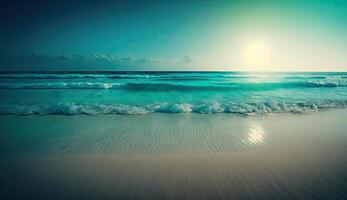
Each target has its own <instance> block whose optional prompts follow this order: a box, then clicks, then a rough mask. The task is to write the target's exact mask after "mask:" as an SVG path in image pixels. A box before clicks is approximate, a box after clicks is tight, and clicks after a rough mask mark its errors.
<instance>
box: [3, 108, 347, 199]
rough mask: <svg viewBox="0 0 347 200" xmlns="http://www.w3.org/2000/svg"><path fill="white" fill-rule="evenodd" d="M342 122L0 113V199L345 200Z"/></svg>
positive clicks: (336, 115)
mask: <svg viewBox="0 0 347 200" xmlns="http://www.w3.org/2000/svg"><path fill="white" fill-rule="evenodd" d="M346 117H347V110H335V111H324V112H318V113H312V114H302V115H293V114H273V115H267V116H248V117H245V116H235V115H230V114H208V115H203V114H148V115H136V116H129V115H98V116H84V115H75V116H52V115H50V116H1V117H0V130H1V134H0V139H1V140H0V148H1V151H0V153H1V154H0V155H1V157H0V177H1V178H0V184H1V199H346V197H347V193H346V189H345V188H347V172H346V171H347V153H345V152H347V151H346V149H347V132H346V130H347V123H346V122H347V121H346V119H347V118H346Z"/></svg>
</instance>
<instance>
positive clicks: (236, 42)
mask: <svg viewBox="0 0 347 200" xmlns="http://www.w3.org/2000/svg"><path fill="white" fill-rule="evenodd" d="M0 4H1V6H0V25H1V26H0V27H1V32H0V44H1V46H0V70H3V71H4V70H6V71H7V70H27V71H32V70H64V71H65V70H170V71H171V70H216V71H218V70H231V71H233V70H234V71H245V70H246V71H347V1H346V0H288V1H287V0H234V1H233V0H226V1H218V0H208V1H189V0H186V1H155V0H152V1H134V0H127V1H107V0H99V1H90V0H84V1H78V0H77V1H73V0H72V1H63V0H61V1H55V0H52V1H39V0H26V1H24V0H22V1H19V0H5V1H1V3H0Z"/></svg>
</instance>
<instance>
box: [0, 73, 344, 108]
mask: <svg viewBox="0 0 347 200" xmlns="http://www.w3.org/2000/svg"><path fill="white" fill-rule="evenodd" d="M0 96H1V98H0V115H50V114H54V115H77V114H86V115H103V114H126V115H138V114H148V113H201V114H210V113H233V114H241V115H259V114H260V115H261V114H267V113H307V112H316V111H320V110H327V109H340V108H346V107H347V73H346V72H287V73H284V72H281V73H279V72H158V71H155V72H153V71H141V72H136V71H124V72H123V71H122V72H118V71H117V72H115V71H106V72H105V71H82V72H81V71H76V72H70V71H69V72H61V71H60V72H1V73H0Z"/></svg>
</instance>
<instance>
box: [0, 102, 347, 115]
mask: <svg viewBox="0 0 347 200" xmlns="http://www.w3.org/2000/svg"><path fill="white" fill-rule="evenodd" d="M333 108H347V100H330V101H307V102H275V101H266V102H249V103H235V102H229V103H220V102H216V101H213V102H209V103H198V104H190V103H180V104H176V103H173V104H172V103H157V104H148V105H125V104H112V105H109V104H75V103H68V104H62V103H60V104H39V105H32V104H28V105H26V104H9V105H0V114H1V115H78V114H87V115H95V114H127V115H139V114H147V113H201V114H209V113H234V114H244V115H252V114H267V113H307V112H316V111H320V110H327V109H333Z"/></svg>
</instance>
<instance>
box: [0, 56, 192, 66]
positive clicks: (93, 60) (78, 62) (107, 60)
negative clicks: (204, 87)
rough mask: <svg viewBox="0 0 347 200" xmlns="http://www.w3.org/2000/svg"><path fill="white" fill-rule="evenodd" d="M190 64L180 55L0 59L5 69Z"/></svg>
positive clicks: (13, 57) (190, 60) (185, 57)
mask: <svg viewBox="0 0 347 200" xmlns="http://www.w3.org/2000/svg"><path fill="white" fill-rule="evenodd" d="M192 62H193V59H192V58H191V57H190V56H189V55H188V54H186V55H185V56H184V58H183V60H182V59H177V60H175V59H171V60H163V59H155V58H151V57H135V56H119V55H115V54H104V53H94V54H91V55H87V56H85V55H57V56H50V55H44V54H38V53H32V54H29V55H20V56H11V57H6V58H4V59H1V61H0V65H1V67H2V69H5V70H147V69H151V70H156V69H157V68H158V69H161V70H163V68H162V67H166V66H167V67H173V66H175V67H179V66H185V65H186V64H190V63H192ZM149 67H150V68H149ZM159 67H161V68H159ZM164 70H165V68H164Z"/></svg>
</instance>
